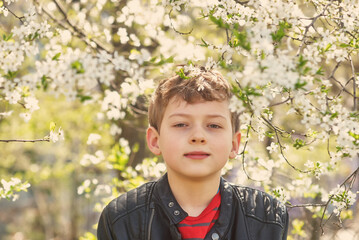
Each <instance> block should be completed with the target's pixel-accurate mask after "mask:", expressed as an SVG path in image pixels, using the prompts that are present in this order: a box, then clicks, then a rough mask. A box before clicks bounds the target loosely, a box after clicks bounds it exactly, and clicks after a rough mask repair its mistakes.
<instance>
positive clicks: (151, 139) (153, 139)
mask: <svg viewBox="0 0 359 240" xmlns="http://www.w3.org/2000/svg"><path fill="white" fill-rule="evenodd" d="M159 137H160V135H159V134H158V131H157V130H156V129H155V128H154V127H151V126H150V127H148V128H147V132H146V140H147V146H148V148H149V149H150V151H151V152H152V153H153V154H155V155H160V154H161V150H160V146H159V144H158V141H159Z"/></svg>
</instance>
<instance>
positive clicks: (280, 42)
mask: <svg viewBox="0 0 359 240" xmlns="http://www.w3.org/2000/svg"><path fill="white" fill-rule="evenodd" d="M0 12H1V14H2V16H1V19H2V20H1V33H2V35H3V36H2V40H0V46H1V51H0V99H1V105H0V120H6V119H7V118H10V117H20V118H22V119H23V120H24V121H25V122H30V121H31V116H32V114H33V113H34V112H36V111H38V110H39V100H38V98H37V94H38V93H39V92H41V91H44V92H46V93H47V94H49V95H54V96H65V97H66V99H67V100H69V101H75V102H81V103H82V104H83V105H89V104H90V105H91V104H93V105H96V104H99V108H100V109H99V112H98V113H97V116H98V119H100V122H101V124H108V125H109V127H108V128H107V129H108V132H109V133H110V134H111V135H112V136H113V139H114V141H113V142H110V143H109V144H108V145H107V146H108V147H109V146H111V150H108V152H105V153H104V151H100V150H97V149H92V152H89V153H86V154H84V155H83V156H82V157H80V158H79V159H78V162H79V163H80V165H81V166H82V167H89V166H91V167H93V168H98V169H100V170H101V171H105V172H106V171H107V172H108V171H115V172H116V173H117V176H116V177H114V178H113V180H112V184H111V185H108V182H99V181H98V180H97V179H95V180H94V179H93V180H91V179H86V180H85V179H84V181H83V183H82V184H81V185H80V186H79V188H78V194H80V195H84V196H87V197H90V196H94V195H96V194H99V193H101V194H103V193H105V194H103V196H104V198H103V199H102V201H101V204H98V205H96V208H97V209H98V210H100V209H102V207H103V206H104V204H105V203H106V201H108V200H109V199H111V198H113V197H114V196H116V195H118V191H125V190H128V189H129V188H133V187H135V186H137V185H139V184H141V183H143V182H144V181H147V180H149V179H153V178H157V177H159V176H160V175H161V174H163V172H164V171H165V168H164V165H163V163H162V162H161V161H160V160H158V159H156V158H149V157H150V155H148V153H147V152H146V151H145V150H144V145H143V144H138V143H139V142H140V143H141V141H142V142H143V138H141V137H131V136H134V134H136V136H137V135H138V132H140V133H141V131H140V129H144V128H145V127H146V121H145V116H146V111H147V105H146V99H148V98H149V96H150V95H151V93H152V92H153V89H154V88H155V85H156V80H157V78H158V76H161V78H164V77H166V76H168V74H172V73H173V72H176V74H178V75H180V76H181V77H183V78H184V80H185V78H186V73H187V72H188V70H192V69H193V68H194V66H195V65H204V66H205V67H206V68H217V69H219V70H221V71H222V72H223V74H224V75H225V76H226V77H227V78H228V80H229V81H231V84H232V85H233V92H234V95H235V96H234V97H233V99H232V101H231V104H230V108H231V110H232V111H237V112H239V113H240V122H241V131H242V136H243V138H242V145H241V146H242V148H241V150H240V153H239V154H238V157H237V158H236V159H235V160H233V161H230V162H229V163H228V165H227V167H226V169H225V171H224V174H225V175H226V176H227V177H228V178H230V179H231V180H232V181H233V182H236V183H239V184H253V185H256V186H258V187H262V188H263V189H264V190H265V191H268V192H270V193H271V194H274V195H275V196H276V197H278V198H279V199H281V200H282V201H283V202H285V203H286V204H287V206H288V208H289V209H290V211H289V212H290V216H291V217H292V219H293V221H292V226H291V237H292V238H293V239H303V238H305V239H306V238H307V237H308V236H309V235H310V236H311V238H312V239H317V238H319V236H320V235H321V234H322V233H324V232H328V231H329V232H331V231H330V229H331V228H332V227H331V225H328V223H329V222H332V223H333V222H334V223H338V224H340V225H341V224H342V219H346V218H355V217H356V215H355V211H354V210H353V209H352V208H350V207H351V206H352V205H353V204H354V203H355V200H356V191H357V189H358V184H357V182H356V181H355V180H356V177H357V175H358V171H359V168H358V164H357V163H358V159H359V155H358V153H359V127H358V126H359V125H358V124H359V112H358V99H359V98H358V94H357V90H358V87H359V79H358V75H359V70H358V69H359V58H358V51H359V43H358V38H359V31H358V29H359V5H358V1H355V0H343V1H333V0H311V1H310V0H303V1H293V0H286V1H277V0H276V1H268V0H261V1H252V0H250V1H243V2H241V1H235V0H228V1H193V2H188V1H183V0H177V1H176V0H169V1H167V0H163V1H162V2H158V1H155V0H153V1H140V0H129V1H119V2H117V1H106V0H101V1H93V0H81V1H63V2H62V1H59V0H52V1H50V0H49V1H47V0H44V1H37V0H33V1H27V2H24V1H20V0H19V1H13V0H5V1H2V2H1V10H0ZM200 88H201V86H199V90H200ZM15 113H16V114H17V115H16V116H12V115H14V114H15ZM49 121H52V120H51V119H50V120H49ZM0 124H1V122H0ZM0 127H1V125H0ZM63 131H64V132H65V133H66V132H67V131H70V129H63V130H62V128H60V127H56V125H55V124H54V123H53V124H50V129H49V134H48V135H46V136H45V137H42V138H41V137H40V138H37V139H16V138H12V139H10V138H6V139H1V140H0V141H1V142H13V141H20V142H26V141H30V142H38V141H52V142H56V141H58V140H61V139H63V136H64V132H63ZM106 134H107V133H106ZM141 134H142V133H141ZM142 135H143V134H142ZM9 137H11V136H9ZM102 137H103V136H102V135H100V134H99V133H90V134H89V136H88V139H87V143H86V144H88V145H94V146H96V144H97V143H98V142H99V141H101V140H102ZM130 137H131V138H130ZM139 146H140V147H139ZM134 156H136V160H134V159H133V157H134ZM319 156H320V157H319ZM343 169H345V170H344V171H343ZM25 181H26V179H25ZM2 184H3V187H2V188H0V198H4V197H7V198H11V197H12V196H13V191H12V190H10V191H9V189H14V190H23V189H26V188H27V187H29V185H28V184H27V183H25V184H23V185H21V182H19V180H14V179H13V180H11V181H10V182H7V181H6V180H4V179H3V180H2ZM9 184H10V185H9ZM9 186H13V188H11V187H9ZM353 211H354V216H353ZM308 216H309V218H308ZM312 217H313V219H312ZM309 219H310V220H309ZM308 221H310V222H311V223H312V224H304V223H306V222H308ZM326 229H327V230H328V231H326ZM91 237H93V235H91V233H87V234H86V235H85V236H84V237H83V238H87V239H90V238H91Z"/></svg>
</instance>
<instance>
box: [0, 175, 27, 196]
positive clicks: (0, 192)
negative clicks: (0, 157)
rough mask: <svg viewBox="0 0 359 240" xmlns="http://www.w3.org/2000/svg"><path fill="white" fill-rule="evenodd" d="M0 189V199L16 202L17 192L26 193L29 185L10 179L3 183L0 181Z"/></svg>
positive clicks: (2, 180) (16, 179)
mask: <svg viewBox="0 0 359 240" xmlns="http://www.w3.org/2000/svg"><path fill="white" fill-rule="evenodd" d="M1 184H2V187H0V199H2V198H7V199H12V201H16V200H17V199H18V198H19V194H17V192H21V191H27V189H28V188H29V187H30V184H29V183H27V182H25V183H23V182H21V180H20V179H18V178H14V177H13V178H11V180H10V181H5V180H4V179H1Z"/></svg>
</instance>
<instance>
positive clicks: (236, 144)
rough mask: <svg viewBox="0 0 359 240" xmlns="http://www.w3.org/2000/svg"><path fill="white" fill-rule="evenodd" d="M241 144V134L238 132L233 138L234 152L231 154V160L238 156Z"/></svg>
mask: <svg viewBox="0 0 359 240" xmlns="http://www.w3.org/2000/svg"><path fill="white" fill-rule="evenodd" d="M240 142H241V133H240V132H239V131H238V132H236V133H235V134H233V138H232V151H231V153H230V154H229V158H231V159H232V158H235V157H236V156H237V154H238V149H239V143H240Z"/></svg>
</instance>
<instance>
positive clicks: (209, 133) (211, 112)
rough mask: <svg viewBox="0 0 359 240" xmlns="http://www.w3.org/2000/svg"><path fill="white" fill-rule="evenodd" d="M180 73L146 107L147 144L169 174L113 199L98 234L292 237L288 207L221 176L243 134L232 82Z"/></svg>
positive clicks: (162, 239) (201, 71)
mask: <svg viewBox="0 0 359 240" xmlns="http://www.w3.org/2000/svg"><path fill="white" fill-rule="evenodd" d="M180 75H181V76H174V77H171V78H169V79H165V80H163V81H162V82H161V83H160V84H159V86H158V88H157V90H156V91H155V94H154V96H153V98H152V101H151V103H150V106H149V113H148V114H149V123H150V126H149V128H148V129H147V145H148V147H149V149H150V150H151V152H152V153H154V154H155V155H162V157H163V160H164V162H165V164H166V168H167V173H166V174H165V175H164V176H163V177H162V178H160V179H159V180H158V181H155V182H150V183H147V184H144V185H142V186H140V187H138V188H136V189H134V190H131V191H129V192H127V193H125V194H123V195H121V196H120V197H118V198H116V199H114V200H113V201H112V202H111V203H109V205H108V206H107V207H106V208H105V209H104V211H103V213H102V215H101V217H100V221H99V225H98V232H97V236H98V239H99V240H108V239H119V240H127V239H130V240H140V239H141V240H149V239H152V240H171V239H173V240H177V239H178V240H180V239H192V240H195V239H206V240H207V239H211V240H218V239H223V240H224V239H226V240H230V239H231V240H247V239H248V240H249V239H251V240H264V239H265V240H277V239H278V240H279V239H280V240H283V239H286V238H287V228H288V214H287V211H286V208H285V207H284V205H282V204H281V203H279V202H278V201H277V200H276V199H273V198H272V197H271V196H269V195H267V194H266V193H264V192H261V191H258V190H254V189H251V188H247V187H238V186H234V185H231V184H230V183H228V182H226V181H225V180H224V179H223V178H222V177H221V170H222V168H223V167H224V165H225V164H226V162H227V160H228V158H234V157H235V156H236V155H237V152H238V148H239V142H240V138H241V135H240V133H239V132H238V127H239V126H238V116H236V114H234V113H231V112H230V111H229V108H228V105H229V100H230V98H231V96H232V94H231V87H230V85H229V84H228V82H227V81H226V80H225V79H224V78H223V76H222V75H221V74H220V73H218V72H216V71H213V70H206V69H205V68H196V67H190V68H188V69H186V70H185V72H184V74H180Z"/></svg>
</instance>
